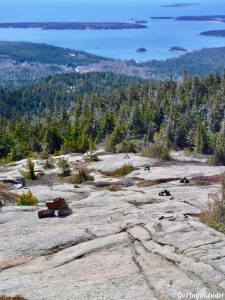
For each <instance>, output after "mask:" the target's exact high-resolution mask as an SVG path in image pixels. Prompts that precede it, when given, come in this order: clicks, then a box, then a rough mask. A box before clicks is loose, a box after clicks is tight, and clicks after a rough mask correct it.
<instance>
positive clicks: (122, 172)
mask: <svg viewBox="0 0 225 300" xmlns="http://www.w3.org/2000/svg"><path fill="white" fill-rule="evenodd" d="M134 170H136V169H135V168H134V167H133V166H132V165H130V164H125V165H123V166H122V167H120V168H118V169H116V170H114V171H111V172H104V174H105V175H106V176H110V177H121V176H126V175H128V174H130V173H131V172H133V171H134Z"/></svg>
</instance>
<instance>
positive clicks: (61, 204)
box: [52, 197, 67, 210]
mask: <svg viewBox="0 0 225 300" xmlns="http://www.w3.org/2000/svg"><path fill="white" fill-rule="evenodd" d="M52 202H53V203H54V205H55V206H54V208H55V209H56V210H58V209H59V208H60V207H65V206H67V203H66V201H65V199H64V198H61V197H57V198H54V199H53V200H52Z"/></svg>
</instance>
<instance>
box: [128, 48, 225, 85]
mask: <svg viewBox="0 0 225 300" xmlns="http://www.w3.org/2000/svg"><path fill="white" fill-rule="evenodd" d="M131 64H132V65H135V66H139V67H140V66H141V67H143V68H148V70H147V69H146V72H147V74H146V75H148V77H149V76H152V77H154V78H165V77H171V76H172V77H173V78H174V79H178V78H182V76H183V73H184V71H186V72H187V73H188V74H189V75H191V76H206V75H209V74H223V72H224V69H225V48H224V47H221V48H205V49H201V50H195V51H193V52H189V53H186V54H183V55H181V56H179V57H177V58H170V59H167V60H164V61H159V60H150V61H147V62H143V63H140V64H137V63H135V62H133V61H132V62H131Z"/></svg>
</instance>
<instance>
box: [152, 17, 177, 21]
mask: <svg viewBox="0 0 225 300" xmlns="http://www.w3.org/2000/svg"><path fill="white" fill-rule="evenodd" d="M151 19H152V20H172V19H174V17H151Z"/></svg>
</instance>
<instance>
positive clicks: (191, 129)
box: [0, 73, 225, 165]
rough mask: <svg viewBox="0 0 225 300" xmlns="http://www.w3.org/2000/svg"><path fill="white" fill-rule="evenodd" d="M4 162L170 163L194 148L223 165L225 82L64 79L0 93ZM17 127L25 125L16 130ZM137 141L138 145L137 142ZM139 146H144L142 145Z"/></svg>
mask: <svg viewBox="0 0 225 300" xmlns="http://www.w3.org/2000/svg"><path fill="white" fill-rule="evenodd" d="M0 105H1V107H2V110H1V111H0V115H1V118H0V159H2V160H4V161H16V160H19V159H23V158H26V157H30V156H31V155H32V154H33V153H35V154H36V155H40V156H46V155H49V154H67V153H71V152H74V153H77V152H79V153H85V152H87V151H92V150H93V149H94V148H95V145H96V144H99V143H104V144H105V145H106V147H107V150H108V151H113V152H123V151H124V152H135V151H136V149H137V148H138V150H139V149H140V148H141V147H142V150H143V149H145V150H144V152H145V154H146V155H148V156H152V157H160V158H163V159H170V157H169V151H170V149H188V150H189V151H194V152H195V153H199V154H207V155H211V156H212V157H213V159H212V160H213V163H215V164H217V165H224V163H225V160H224V153H225V152H224V145H225V142H224V139H225V130H224V126H225V116H224V111H225V76H224V75H223V76H220V75H210V76H207V77H191V76H189V75H188V74H186V73H185V74H184V76H183V80H182V81H181V82H175V81H173V80H172V79H168V80H163V81H153V80H142V79H138V78H134V77H133V78H128V77H125V76H121V75H114V74H110V73H90V74H83V75H81V74H62V75H56V76H54V77H51V78H48V79H46V80H43V81H41V82H39V83H37V84H32V85H31V86H29V87H26V88H20V89H18V90H15V91H9V90H0ZM18 124H19V126H18ZM134 141H135V142H134ZM136 145H138V147H137V146H136Z"/></svg>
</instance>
